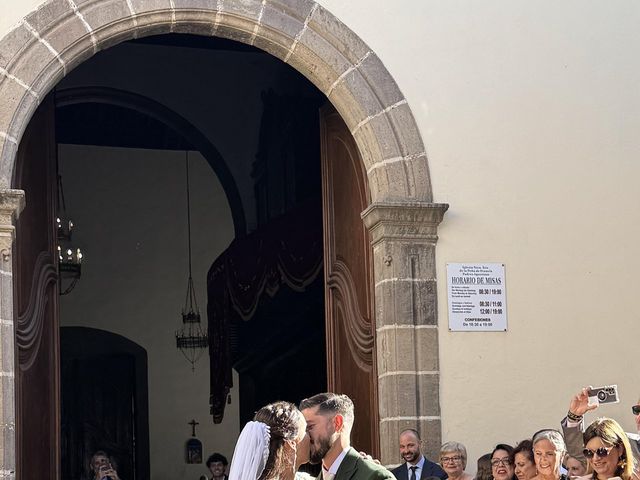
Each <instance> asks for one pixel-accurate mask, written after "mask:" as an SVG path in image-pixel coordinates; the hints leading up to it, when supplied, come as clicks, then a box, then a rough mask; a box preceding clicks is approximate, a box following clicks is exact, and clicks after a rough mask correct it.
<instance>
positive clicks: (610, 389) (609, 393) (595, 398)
mask: <svg viewBox="0 0 640 480" xmlns="http://www.w3.org/2000/svg"><path fill="white" fill-rule="evenodd" d="M588 396H589V405H596V404H601V403H619V402H620V397H619V396H618V385H605V386H604V387H595V388H592V389H590V390H589V392H588Z"/></svg>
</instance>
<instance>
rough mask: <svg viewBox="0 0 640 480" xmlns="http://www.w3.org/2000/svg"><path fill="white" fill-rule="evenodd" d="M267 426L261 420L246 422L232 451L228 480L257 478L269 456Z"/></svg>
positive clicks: (269, 436) (252, 479)
mask: <svg viewBox="0 0 640 480" xmlns="http://www.w3.org/2000/svg"><path fill="white" fill-rule="evenodd" d="M270 438H271V435H270V433H269V426H268V425H266V424H264V423H262V422H249V423H247V424H246V425H245V426H244V428H243V429H242V432H240V437H239V438H238V443H236V448H235V450H234V451H233V459H232V460H231V469H230V470H229V480H258V478H259V477H260V475H261V474H262V472H263V471H264V467H265V466H266V465H267V458H269V440H270Z"/></svg>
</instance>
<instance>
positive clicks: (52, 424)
mask: <svg viewBox="0 0 640 480" xmlns="http://www.w3.org/2000/svg"><path fill="white" fill-rule="evenodd" d="M55 148H56V143H55V129H54V105H53V99H52V97H51V96H49V97H47V98H46V99H45V100H44V101H43V102H42V104H41V105H40V107H39V108H38V110H37V111H36V113H35V114H34V116H33V118H32V120H31V122H30V123H29V126H28V127H27V130H26V131H25V133H24V135H23V138H22V140H21V142H20V146H19V148H18V161H17V167H16V175H15V182H14V185H15V186H16V188H20V189H23V190H24V191H25V198H26V206H25V209H24V211H23V212H22V214H21V215H20V218H19V220H18V222H17V225H16V255H15V256H14V258H15V265H14V272H15V275H14V279H15V280H14V282H15V283H14V286H15V288H14V292H15V305H16V308H15V311H16V326H15V336H16V440H17V444H16V476H17V478H18V479H25V480H26V479H34V478H37V479H40V480H41V479H57V478H59V471H60V462H59V458H60V448H59V446H60V442H59V431H60V420H59V415H60V414H59V412H60V409H59V396H60V394H59V380H58V378H59V345H58V337H59V329H58V291H57V262H56V252H55V248H56V239H55V205H56V180H55Z"/></svg>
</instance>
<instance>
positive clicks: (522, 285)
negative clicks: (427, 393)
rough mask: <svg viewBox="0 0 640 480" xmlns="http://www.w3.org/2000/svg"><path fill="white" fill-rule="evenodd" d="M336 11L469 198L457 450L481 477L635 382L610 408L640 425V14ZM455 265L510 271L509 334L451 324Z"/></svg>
mask: <svg viewBox="0 0 640 480" xmlns="http://www.w3.org/2000/svg"><path fill="white" fill-rule="evenodd" d="M321 3H322V4H323V5H324V6H326V7H327V8H328V9H329V10H331V11H332V13H334V14H335V15H336V16H337V17H338V18H340V19H341V20H342V21H343V22H345V23H346V24H347V25H348V26H349V27H350V28H351V29H353V30H354V31H355V32H356V33H357V34H358V35H359V36H360V37H361V38H363V39H364V40H365V42H367V43H368V44H369V45H370V46H371V47H372V49H373V50H374V51H375V52H376V53H377V54H378V55H379V56H380V57H381V58H382V61H383V62H384V64H385V66H386V67H387V68H388V69H389V71H390V72H391V74H392V76H393V77H394V78H395V79H396V81H397V82H398V84H399V86H400V88H401V90H402V91H403V93H404V94H405V96H406V97H407V99H408V101H409V104H410V105H411V107H412V110H413V113H414V115H415V117H416V120H417V122H418V125H419V126H420V129H421V131H422V135H423V140H424V142H425V144H426V149H427V154H428V156H429V166H430V171H431V177H432V184H433V190H434V200H435V201H436V202H446V203H449V204H450V205H451V207H450V209H449V211H448V212H447V214H446V215H445V220H444V222H443V223H442V225H441V227H440V229H439V237H440V240H439V242H438V248H437V250H436V255H437V269H438V280H439V283H438V301H439V322H440V360H441V372H442V373H441V407H442V423H443V441H448V440H458V441H461V442H463V443H465V444H466V445H467V447H468V448H469V459H470V462H469V463H470V465H469V469H470V470H472V471H474V470H475V459H476V458H477V457H478V456H480V455H481V454H483V453H485V452H488V451H490V450H491V448H492V446H493V445H495V444H496V443H497V442H498V441H505V442H509V443H515V442H516V441H518V440H521V439H523V438H525V437H527V436H530V435H531V434H532V433H533V432H534V431H535V430H537V429H538V428H543V427H558V422H559V420H560V418H561V417H562V416H563V414H564V412H565V411H566V409H567V407H568V403H569V399H570V397H571V395H572V394H573V393H574V392H576V391H577V390H578V389H579V388H580V386H581V385H585V384H589V383H591V384H593V385H601V384H606V383H617V384H618V385H619V387H620V393H621V396H622V402H621V403H620V404H619V405H616V406H607V407H603V408H601V409H600V410H599V412H598V413H601V414H602V415H607V416H613V417H615V418H616V419H618V420H619V421H620V422H621V423H622V424H623V426H624V427H625V428H626V429H627V430H628V431H634V429H635V425H634V423H633V417H632V416H631V412H630V406H631V405H632V404H633V403H635V401H636V400H637V399H638V396H639V395H640V382H639V377H638V375H637V373H636V371H635V370H636V369H635V367H634V365H635V362H634V359H635V358H636V357H637V351H638V334H637V332H636V331H635V325H637V324H638V313H637V309H636V308H635V307H634V304H635V300H636V297H637V296H636V294H635V288H634V285H635V279H636V272H637V271H638V269H639V268H640V257H639V256H638V255H636V246H637V245H638V243H639V241H640V222H639V220H640V208H639V207H640V199H639V197H638V195H637V188H636V182H637V178H639V176H640V164H639V163H638V161H637V159H638V157H639V155H640V136H639V135H638V132H639V131H640V89H638V85H639V84H640V62H639V61H638V58H639V55H640V31H639V30H638V28H637V25H638V22H639V21H640V4H639V3H638V2H633V1H617V2H593V1H588V2H583V1H560V2H557V1H543V2H529V1H508V2H507V1H490V2H469V1H453V2H440V1H411V2H409V1H407V2H400V3H397V2H383V1H376V2H374V3H375V6H374V5H372V2H371V1H369V0H356V1H351V2H342V1H340V0H323V1H322V2H321ZM390 18H393V22H390V21H389V19H390ZM380 32H384V34H381V33H380ZM447 262H501V263H505V264H506V276H507V301H508V314H509V331H508V332H507V333H451V332H449V331H448V330H447V326H448V324H447V298H446V282H445V278H446V276H445V274H446V271H445V266H446V263H447ZM588 418H589V419H593V418H595V415H593V414H591V415H589V417H588Z"/></svg>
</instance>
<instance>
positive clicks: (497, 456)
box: [491, 443, 517, 480]
mask: <svg viewBox="0 0 640 480" xmlns="http://www.w3.org/2000/svg"><path fill="white" fill-rule="evenodd" d="M512 454H513V447H512V446H511V445H506V444H504V443H499V444H498V445H496V448H494V449H493V452H491V474H492V475H493V480H517V479H516V477H515V475H514V469H513V463H512V462H511V456H512Z"/></svg>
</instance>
